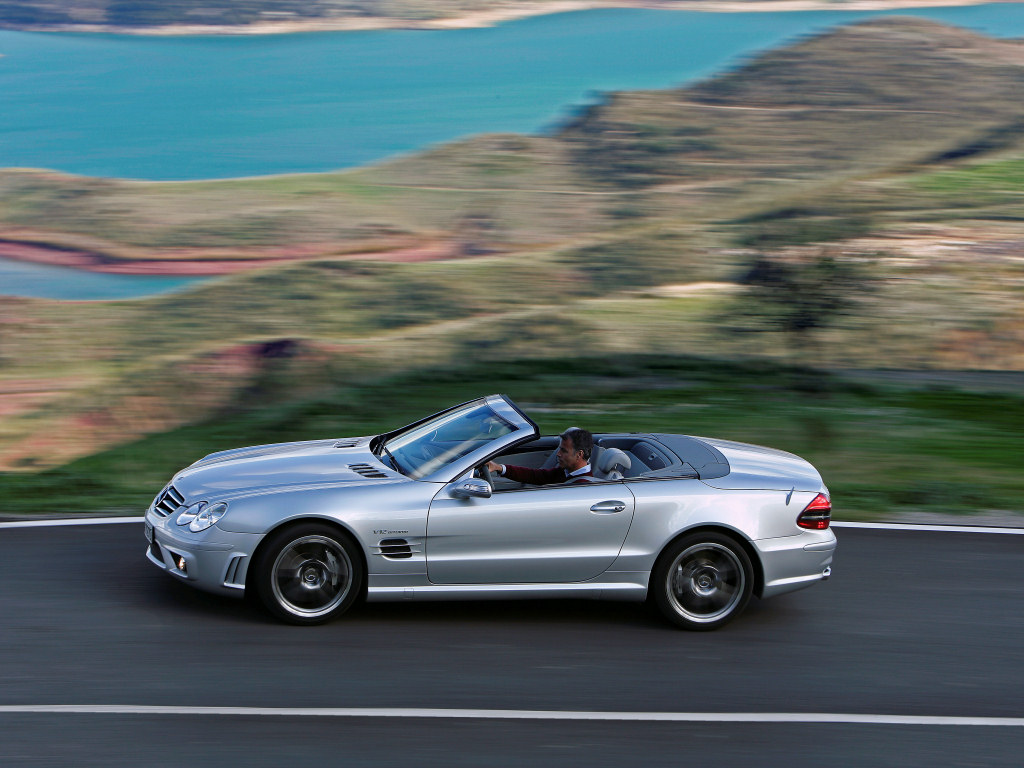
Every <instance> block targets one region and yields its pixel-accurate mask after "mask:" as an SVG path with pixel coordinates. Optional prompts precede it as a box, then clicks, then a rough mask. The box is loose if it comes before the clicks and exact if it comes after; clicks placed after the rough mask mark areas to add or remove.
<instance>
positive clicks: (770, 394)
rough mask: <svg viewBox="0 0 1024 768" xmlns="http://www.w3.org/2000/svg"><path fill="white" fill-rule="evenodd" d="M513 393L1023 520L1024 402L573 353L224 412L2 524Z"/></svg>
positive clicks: (875, 491)
mask: <svg viewBox="0 0 1024 768" xmlns="http://www.w3.org/2000/svg"><path fill="white" fill-rule="evenodd" d="M490 392H505V393H506V394H509V395H511V396H512V397H513V398H514V399H515V400H516V401H517V402H518V403H519V404H520V405H522V406H523V407H524V408H526V409H527V411H528V412H530V413H532V415H533V416H534V417H535V418H536V419H537V421H538V423H539V424H540V426H541V428H542V430H543V431H544V432H545V434H551V433H557V432H559V431H561V430H563V429H565V428H566V427H567V426H569V425H571V424H582V425H586V426H587V427H588V428H590V429H592V430H594V431H604V430H607V431H612V430H637V431H646V430H651V431H676V432H684V433H690V434H702V435H709V436H714V437H722V438H728V439H734V440H743V441H751V442H756V443H762V444H768V445H771V446H773V447H777V448H782V449H785V450H789V451H792V452H795V453H797V454H799V455H801V456H804V457H805V458H807V459H808V460H810V461H812V462H813V463H814V464H815V465H816V466H817V467H818V468H819V470H820V471H821V472H822V475H823V477H824V478H825V481H826V483H827V484H828V486H829V488H830V490H831V492H832V494H833V498H834V500H835V505H836V511H835V515H836V517H837V518H838V519H845V520H851V519H874V518H883V519H885V518H890V519H891V518H892V517H893V516H894V515H897V514H904V513H906V512H914V511H918V512H940V513H952V514H964V515H969V514H972V513H978V512H992V511H996V510H1020V509H1024V478H1022V476H1021V474H1020V472H1019V458H1018V457H1019V456H1020V455H1021V451H1022V450H1024V437H1022V435H1024V398H1021V397H1020V396H1019V395H998V394H992V393H988V394H980V393H975V394H972V393H969V392H963V391H957V390H953V389H948V388H938V387H931V388H928V387H924V388H922V387H921V386H920V385H919V384H916V385H915V384H914V383H913V382H912V381H908V382H907V383H906V384H904V385H902V386H901V385H899V384H895V385H894V384H891V383H890V384H888V385H886V386H884V387H878V386H873V387H867V386H864V385H861V384H854V383H851V382H848V381H844V380H843V379H839V378H835V377H822V376H821V375H820V374H817V373H815V372H813V371H809V370H807V369H799V368H789V367H785V366H778V365H772V364H764V363H758V364H739V363H735V362H726V361H721V360H715V359H709V358H681V357H637V356H633V355H612V356H605V357H600V358H574V357H565V358H563V359H561V360H558V361H543V360H533V361H529V360H524V361H508V362H503V363H493V364H487V365H479V364H476V365H469V366H464V367H458V368H452V367H440V368H437V367H428V368H425V369H423V370H421V371H419V372H417V373H415V374H406V375H402V376H397V377H390V378H384V379H376V380H374V379H368V380H366V381H365V382H363V383H361V384H354V385H350V386H345V387H336V388H333V389H331V390H329V391H326V392H324V393H322V394H321V395H320V396H319V397H316V398H312V399H309V400H303V401H299V402H293V403H290V404H280V403H279V404H275V405H265V406H263V407H254V408H250V409H244V410H235V411H234V412H232V411H230V410H229V411H226V412H221V413H218V414H216V417H215V418H212V419H209V420H207V421H205V422H202V423H200V424H196V425H194V426H190V427H184V428H180V429H175V430H171V431H169V432H165V433H162V434H158V435H154V436H151V437H147V438H145V439H142V440H140V441H137V442H133V443H131V444H128V445H125V446H121V447H119V448H115V449H112V450H110V451H106V452H103V453H100V454H97V455H94V456H91V457H89V458H85V459H81V460H79V461H75V462H72V463H70V464H68V465H66V466H63V467H61V468H59V469H53V470H49V471H46V472H42V473H38V474H32V475H18V474H7V475H0V499H4V501H3V503H2V504H0V513H7V514H19V513H20V514H25V513H35V512H85V511H91V512H97V511H99V512H104V513H122V512H123V513H126V514H138V513H139V512H140V511H141V510H142V509H144V508H145V506H146V505H147V504H148V503H149V501H150V500H151V498H152V496H153V495H154V494H155V493H156V492H157V491H158V490H159V489H160V488H161V487H162V486H163V484H164V483H166V482H167V480H168V479H169V477H170V476H171V475H172V474H173V473H174V472H175V471H177V470H178V469H180V468H181V467H182V466H185V465H187V464H190V463H191V462H193V461H195V460H196V459H198V458H200V457H201V456H203V455H205V454H207V453H210V452H213V451H216V450H220V449H225V448H230V447H237V446H241V445H248V444H259V443H267V442H279V441H282V440H300V439H313V438H329V437H341V436H348V435H363V434H376V433H378V432H382V431H385V430H386V429H390V428H394V427H395V426H399V425H401V424H403V423H408V422H411V421H413V420H415V419H416V418H417V417H419V416H422V415H423V414H424V413H432V412H435V411H437V410H440V409H441V408H444V407H446V406H448V405H451V404H454V403H457V402H460V401H463V400H468V399H471V398H473V397H477V396H480V395H481V394H486V393H490Z"/></svg>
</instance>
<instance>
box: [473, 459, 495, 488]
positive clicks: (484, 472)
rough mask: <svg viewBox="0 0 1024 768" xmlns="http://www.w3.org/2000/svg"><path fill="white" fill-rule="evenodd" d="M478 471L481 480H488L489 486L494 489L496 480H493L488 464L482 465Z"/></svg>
mask: <svg viewBox="0 0 1024 768" xmlns="http://www.w3.org/2000/svg"><path fill="white" fill-rule="evenodd" d="M476 471H477V472H479V473H480V479H481V480H486V481H487V484H488V485H489V486H491V488H493V487H494V480H493V479H492V478H491V470H490V468H488V466H487V464H486V463H484V464H481V465H480V466H479V467H477V468H476Z"/></svg>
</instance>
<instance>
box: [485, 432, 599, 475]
mask: <svg viewBox="0 0 1024 768" xmlns="http://www.w3.org/2000/svg"><path fill="white" fill-rule="evenodd" d="M559 437H560V438H561V440H560V442H559V443H558V451H557V452H556V453H555V457H556V458H557V460H558V466H557V467H552V468H551V469H531V468H530V467H517V466H514V465H512V464H508V465H506V464H498V463H497V462H494V461H489V462H487V469H488V470H490V472H491V474H496V475H500V476H501V477H507V478H508V479H509V480H515V481H517V482H520V483H529V484H530V485H551V484H553V483H565V484H566V485H569V484H572V483H589V482H593V479H594V473H593V471H592V470H591V468H590V454H591V452H592V451H593V450H594V436H593V435H592V434H590V433H589V432H588V431H587V430H585V429H580V428H579V427H570V428H569V429H567V430H565V432H563V433H562V434H561V435H559Z"/></svg>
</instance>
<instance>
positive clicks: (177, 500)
mask: <svg viewBox="0 0 1024 768" xmlns="http://www.w3.org/2000/svg"><path fill="white" fill-rule="evenodd" d="M184 503H185V497H184V496H182V495H181V493H180V492H179V491H178V489H177V488H175V487H174V486H173V485H169V486H167V488H165V489H164V491H163V493H161V494H160V495H159V496H157V497H156V501H155V502H153V512H154V513H156V514H157V515H158V516H159V517H167V516H168V515H170V514H171V513H172V512H174V511H175V510H176V509H178V508H179V507H181V506H182V505H184Z"/></svg>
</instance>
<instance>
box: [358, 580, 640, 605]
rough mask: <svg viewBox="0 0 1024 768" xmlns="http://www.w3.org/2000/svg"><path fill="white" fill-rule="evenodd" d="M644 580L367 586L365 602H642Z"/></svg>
mask: <svg viewBox="0 0 1024 768" xmlns="http://www.w3.org/2000/svg"><path fill="white" fill-rule="evenodd" d="M645 597H647V584H646V580H645V582H644V583H643V584H636V583H632V582H606V583H594V582H588V583H582V584H430V585H423V586H413V587H407V586H370V587H368V588H367V590H366V599H367V601H368V602H371V601H372V602H384V601H395V600H501V599H506V600H507V599H535V598H592V599H595V600H598V599H600V600H626V601H635V602H642V601H643V600H644V598H645Z"/></svg>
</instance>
